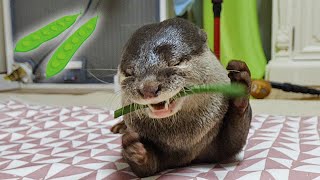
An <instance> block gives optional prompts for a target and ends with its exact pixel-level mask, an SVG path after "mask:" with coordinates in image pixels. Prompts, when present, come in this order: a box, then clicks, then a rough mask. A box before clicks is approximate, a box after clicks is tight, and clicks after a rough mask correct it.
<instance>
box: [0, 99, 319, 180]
mask: <svg viewBox="0 0 320 180" xmlns="http://www.w3.org/2000/svg"><path fill="white" fill-rule="evenodd" d="M112 117H113V112H112V111H108V110H106V109H98V108H91V107H67V108H60V107H50V106H39V105H29V104H24V103H20V102H17V101H9V102H6V103H0V179H72V180H75V179H110V180H112V179H137V177H136V176H135V175H134V174H133V173H132V172H131V170H130V167H129V166H128V164H126V163H125V161H124V160H123V159H122V157H121V136H120V135H114V134H112V133H110V127H111V126H112V125H113V124H115V123H117V122H118V121H119V120H120V119H113V118H112ZM319 131H320V123H319V117H286V116H269V115H256V116H255V117H254V119H253V122H252V127H251V130H250V134H249V137H248V141H247V145H246V146H245V148H244V149H243V151H242V152H241V153H240V154H239V157H238V160H237V161H235V162H231V163H227V164H203V165H196V166H190V167H185V168H179V169H170V170H167V171H165V172H162V173H160V174H158V175H156V176H153V177H150V178H148V179H199V180H201V179H249V180H256V179H281V180H285V179H299V180H300V179H304V180H306V179H318V180H319V179H320V139H319V134H320V132H319Z"/></svg>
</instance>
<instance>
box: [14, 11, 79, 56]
mask: <svg viewBox="0 0 320 180" xmlns="http://www.w3.org/2000/svg"><path fill="white" fill-rule="evenodd" d="M79 15H80V14H76V15H70V16H64V17H62V18H60V19H58V20H56V21H54V22H52V23H50V24H48V25H46V26H44V27H43V28H41V29H39V30H38V31H35V32H33V33H31V34H29V35H27V36H25V37H24V38H22V39H21V40H19V41H18V43H17V44H16V48H15V52H29V51H32V50H34V49H36V48H38V47H40V46H41V45H42V44H43V43H45V42H47V41H49V40H51V39H53V38H55V37H58V36H59V35H60V34H62V33H63V32H64V31H66V30H67V29H68V28H70V27H71V26H72V25H73V24H74V23H75V22H76V20H77V18H78V17H79Z"/></svg>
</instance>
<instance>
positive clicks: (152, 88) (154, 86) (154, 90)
mask: <svg viewBox="0 0 320 180" xmlns="http://www.w3.org/2000/svg"><path fill="white" fill-rule="evenodd" d="M160 90H161V88H160V85H159V84H158V83H155V82H150V83H145V84H143V85H142V87H141V88H140V89H139V90H138V91H139V93H140V95H141V96H142V97H143V98H144V99H149V98H155V97H157V96H158V95H159V92H160Z"/></svg>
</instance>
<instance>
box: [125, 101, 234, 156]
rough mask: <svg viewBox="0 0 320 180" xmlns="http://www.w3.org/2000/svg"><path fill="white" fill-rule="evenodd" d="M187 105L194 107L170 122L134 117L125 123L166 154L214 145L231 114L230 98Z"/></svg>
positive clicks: (188, 108) (173, 117)
mask: <svg viewBox="0 0 320 180" xmlns="http://www.w3.org/2000/svg"><path fill="white" fill-rule="evenodd" d="M185 103H189V104H190V106H186V108H184V109H182V110H181V111H180V112H178V113H177V114H175V115H174V116H172V117H169V118H165V119H150V118H149V117H146V116H143V117H141V116H140V117H139V116H138V115H137V116H135V115H133V116H135V117H132V116H131V117H127V118H125V122H126V124H127V126H128V127H129V128H131V129H132V130H134V131H135V132H139V135H140V136H141V138H144V139H146V140H148V141H151V142H152V143H153V144H155V145H157V146H158V147H159V148H163V149H164V151H165V150H169V151H170V150H173V151H174V150H189V149H190V148H191V149H193V147H195V146H197V147H198V148H200V146H205V145H207V144H208V143H211V141H212V140H213V139H214V138H215V136H216V135H217V134H218V132H219V128H220V125H221V122H222V119H223V117H224V115H225V113H226V112H227V109H228V100H227V98H226V97H223V96H222V95H198V96H194V97H191V98H189V99H188V100H186V101H185ZM191 104H192V105H191Z"/></svg>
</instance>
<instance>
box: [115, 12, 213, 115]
mask: <svg viewBox="0 0 320 180" xmlns="http://www.w3.org/2000/svg"><path fill="white" fill-rule="evenodd" d="M213 61H215V59H214V56H213V55H212V53H211V52H210V50H209V48H208V47H207V37H206V34H205V33H204V32H203V31H202V30H201V29H199V28H198V27H196V26H195V25H193V24H192V23H190V22H188V21H186V20H183V19H179V18H175V19H170V20H166V21H164V22H161V23H157V24H150V25H146V26H143V27H142V28H140V29H138V30H137V31H136V32H135V33H134V34H133V35H132V37H131V38H130V39H129V41H128V42H127V44H126V45H125V47H124V51H123V54H122V60H121V64H120V66H119V72H118V74H119V76H120V78H119V81H120V84H121V90H122V95H123V99H124V100H126V101H127V102H128V103H131V102H134V103H137V104H141V105H148V106H149V108H148V109H147V113H148V115H149V117H151V118H166V117H169V116H172V115H173V114H175V113H177V112H178V111H179V110H181V108H182V107H183V101H184V99H183V98H180V99H175V100H174V99H172V97H174V96H175V95H176V94H177V93H178V92H180V91H181V90H182V89H183V88H184V87H186V86H190V85H199V84H204V83H205V82H206V81H207V80H208V79H210V77H211V74H213V73H214V72H212V71H213V68H212V65H211V64H210V62H211V63H212V62H213Z"/></svg>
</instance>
